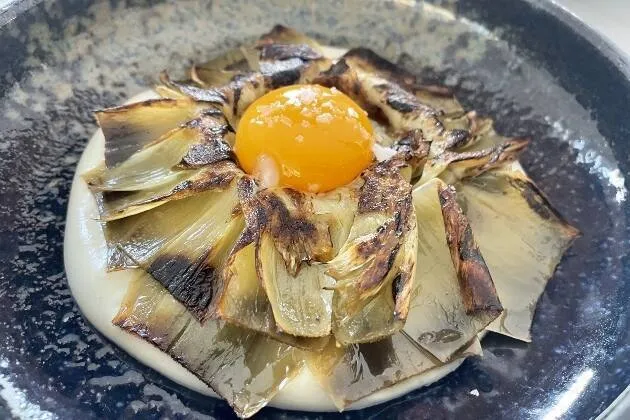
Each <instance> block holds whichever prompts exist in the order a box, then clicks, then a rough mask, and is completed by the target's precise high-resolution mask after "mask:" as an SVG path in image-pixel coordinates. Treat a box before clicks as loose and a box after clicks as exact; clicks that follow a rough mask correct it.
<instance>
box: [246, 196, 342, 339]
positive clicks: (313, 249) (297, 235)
mask: <svg viewBox="0 0 630 420" xmlns="http://www.w3.org/2000/svg"><path fill="white" fill-rule="evenodd" d="M315 199H316V197H315V196H314V195H313V194H306V193H301V192H298V191H295V190H291V189H273V190H263V191H261V192H260V193H259V195H258V198H257V200H258V202H259V203H260V208H261V209H262V211H263V212H264V224H263V225H262V226H261V227H260V233H259V237H258V241H257V244H256V270H257V273H258V277H259V278H260V280H261V282H262V284H263V287H264V289H265V291H266V293H267V297H268V298H269V301H270V302H271V307H272V309H273V314H274V318H275V320H276V324H277V326H278V328H279V329H280V330H281V331H283V332H286V333H289V334H292V335H296V336H304V337H323V336H327V335H328V334H330V329H331V305H330V300H331V297H332V296H331V295H332V293H331V292H329V291H327V290H324V287H325V286H326V285H327V281H326V278H325V273H324V271H325V266H324V265H323V264H321V263H323V262H325V261H327V260H329V259H330V258H331V257H332V251H333V244H332V240H331V237H330V233H329V228H328V225H327V224H325V223H323V222H321V221H318V220H313V219H314V218H312V217H309V216H310V215H312V214H313V204H312V200H315ZM309 219H310V220H309Z"/></svg>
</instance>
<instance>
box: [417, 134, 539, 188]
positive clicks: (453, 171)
mask: <svg viewBox="0 0 630 420" xmlns="http://www.w3.org/2000/svg"><path fill="white" fill-rule="evenodd" d="M482 144H483V142H479V143H478V146H480V145H482ZM528 144H529V140H527V139H509V140H506V141H504V142H502V143H500V144H497V145H493V146H490V147H487V148H485V149H479V150H467V151H464V152H453V151H440V152H438V153H439V154H437V155H434V153H436V151H435V150H431V152H430V153H429V155H430V157H429V158H428V159H427V161H426V164H425V165H424V170H423V172H422V177H421V178H420V180H419V181H418V182H417V185H422V184H423V183H425V182H427V181H429V180H431V179H433V178H437V177H440V178H441V179H443V180H444V181H445V182H448V183H455V182H457V181H458V180H460V179H465V178H470V177H475V176H478V175H480V174H482V173H484V172H486V171H489V170H491V169H495V168H499V167H501V166H503V165H504V164H506V163H509V162H512V161H515V160H516V159H517V158H518V156H519V155H520V153H521V152H522V151H523V150H525V148H526V147H527V145H528ZM432 146H433V145H432ZM432 149H433V147H432ZM431 155H433V156H431Z"/></svg>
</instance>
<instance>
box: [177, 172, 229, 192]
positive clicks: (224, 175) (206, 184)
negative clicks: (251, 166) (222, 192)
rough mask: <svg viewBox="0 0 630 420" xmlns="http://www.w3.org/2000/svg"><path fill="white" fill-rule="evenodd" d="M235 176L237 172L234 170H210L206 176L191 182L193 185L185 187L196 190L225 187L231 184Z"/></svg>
mask: <svg viewBox="0 0 630 420" xmlns="http://www.w3.org/2000/svg"><path fill="white" fill-rule="evenodd" d="M235 177H236V172H235V171H234V170H229V169H228V170H218V171H216V172H215V171H209V172H208V173H206V174H205V176H203V177H201V178H200V179H198V180H195V182H194V184H193V183H191V184H192V185H190V186H188V188H184V189H192V190H194V191H206V190H211V189H215V188H217V189H223V188H226V187H227V186H228V185H230V184H231V183H232V181H233V180H234V178H235Z"/></svg>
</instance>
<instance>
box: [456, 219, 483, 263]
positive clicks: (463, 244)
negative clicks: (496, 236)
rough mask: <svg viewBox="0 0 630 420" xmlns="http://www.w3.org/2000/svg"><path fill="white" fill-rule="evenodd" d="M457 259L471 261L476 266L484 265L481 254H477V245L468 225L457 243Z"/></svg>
mask: <svg viewBox="0 0 630 420" xmlns="http://www.w3.org/2000/svg"><path fill="white" fill-rule="evenodd" d="M459 259H460V260H462V261H472V262H475V263H477V264H483V265H485V264H486V262H485V261H484V259H483V256H482V255H481V252H479V248H478V247H477V244H476V243H475V238H474V237H473V231H472V229H471V228H470V225H466V227H465V228H464V233H463V234H462V238H461V241H460V243H459Z"/></svg>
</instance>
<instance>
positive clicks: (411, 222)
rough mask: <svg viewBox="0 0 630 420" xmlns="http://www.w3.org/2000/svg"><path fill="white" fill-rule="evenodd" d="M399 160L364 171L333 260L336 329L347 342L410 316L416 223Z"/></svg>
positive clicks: (379, 333) (373, 336)
mask: <svg viewBox="0 0 630 420" xmlns="http://www.w3.org/2000/svg"><path fill="white" fill-rule="evenodd" d="M401 166H402V163H401V162H399V161H397V160H390V161H385V162H381V163H379V164H376V165H374V166H373V167H372V168H370V169H368V170H366V171H365V172H364V173H363V175H362V178H363V181H364V183H363V185H362V186H361V187H360V189H359V193H358V206H357V214H356V216H355V218H354V221H353V222H352V227H351V229H350V233H349V236H348V239H347V241H346V243H345V244H344V245H343V246H342V248H341V250H340V251H339V254H338V255H337V256H336V257H335V258H334V259H333V260H332V261H330V263H329V266H330V268H329V269H328V273H329V274H330V275H331V276H332V277H333V278H335V280H336V284H335V286H334V290H335V292H334V295H333V324H334V325H333V332H334V335H335V338H336V340H337V341H338V342H340V343H341V344H344V345H347V344H352V343H362V342H371V341H376V340H378V339H380V338H383V337H386V336H389V335H392V334H393V333H395V332H396V331H399V330H400V329H401V328H402V327H403V325H404V322H405V319H406V317H407V311H408V307H409V298H410V290H411V287H412V284H413V278H414V273H415V260H416V243H417V228H416V221H415V215H414V214H415V213H414V208H413V205H412V203H411V186H410V185H409V183H408V182H407V181H406V180H405V179H404V178H403V177H402V175H401V174H400V172H399V169H400V167H401Z"/></svg>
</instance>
